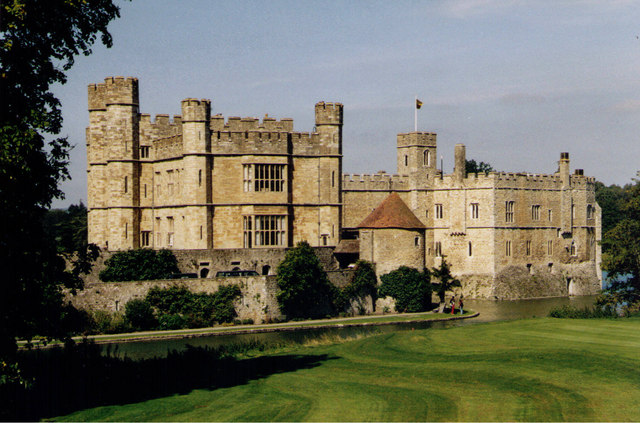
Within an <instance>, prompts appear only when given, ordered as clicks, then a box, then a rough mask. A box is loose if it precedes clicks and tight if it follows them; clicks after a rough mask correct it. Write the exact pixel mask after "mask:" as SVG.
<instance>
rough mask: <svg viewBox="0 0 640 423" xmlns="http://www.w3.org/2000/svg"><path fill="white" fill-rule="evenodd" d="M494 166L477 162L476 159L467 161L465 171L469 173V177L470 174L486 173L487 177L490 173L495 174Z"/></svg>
mask: <svg viewBox="0 0 640 423" xmlns="http://www.w3.org/2000/svg"><path fill="white" fill-rule="evenodd" d="M493 170H494V169H493V166H491V165H490V164H489V163H485V162H479V163H478V162H476V161H475V160H474V159H471V160H466V163H465V171H466V173H467V175H468V174H469V173H475V174H478V173H484V174H485V175H487V174H488V173H489V172H493Z"/></svg>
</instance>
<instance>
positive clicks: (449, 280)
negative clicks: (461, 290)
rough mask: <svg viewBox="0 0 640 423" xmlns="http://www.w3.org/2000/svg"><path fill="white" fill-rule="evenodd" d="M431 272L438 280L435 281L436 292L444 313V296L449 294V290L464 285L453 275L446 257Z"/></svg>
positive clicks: (440, 310) (440, 309)
mask: <svg viewBox="0 0 640 423" xmlns="http://www.w3.org/2000/svg"><path fill="white" fill-rule="evenodd" d="M431 273H432V274H433V277H434V278H435V279H437V280H438V282H434V285H435V286H436V293H437V294H438V298H439V299H440V307H439V310H438V311H439V312H440V313H442V311H443V310H444V296H445V295H446V294H447V291H451V288H455V287H459V286H462V285H461V284H460V281H459V280H458V279H456V278H454V277H453V276H452V275H451V268H450V267H449V263H447V261H446V260H445V258H444V257H443V258H442V263H440V266H439V267H436V268H434V269H433V270H432V271H431Z"/></svg>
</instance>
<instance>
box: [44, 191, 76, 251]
mask: <svg viewBox="0 0 640 423" xmlns="http://www.w3.org/2000/svg"><path fill="white" fill-rule="evenodd" d="M42 226H43V228H44V232H45V234H46V236H47V238H48V239H50V240H52V241H53V242H54V243H55V245H56V249H57V251H58V252H59V253H73V252H74V251H79V250H81V249H83V248H85V246H86V245H87V208H86V207H85V205H84V204H82V202H80V203H78V204H77V205H75V204H72V205H70V206H69V208H68V209H66V210H64V209H51V210H49V211H47V213H46V214H45V215H44V218H43V222H42Z"/></svg>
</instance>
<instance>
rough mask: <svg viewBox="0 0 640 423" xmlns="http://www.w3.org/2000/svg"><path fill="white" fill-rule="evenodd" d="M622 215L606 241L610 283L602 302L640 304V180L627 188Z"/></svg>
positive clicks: (605, 266) (605, 260) (604, 256)
mask: <svg viewBox="0 0 640 423" xmlns="http://www.w3.org/2000/svg"><path fill="white" fill-rule="evenodd" d="M625 191H626V195H625V196H624V197H623V200H622V201H621V205H620V212H621V216H622V217H621V218H620V219H619V220H618V222H617V223H616V224H615V226H613V227H612V228H611V229H609V230H608V231H607V232H606V233H605V234H604V236H603V240H602V249H603V254H602V269H603V270H605V271H607V272H608V278H609V279H610V282H611V284H610V286H609V288H607V289H606V290H605V291H604V296H603V298H601V299H600V300H599V303H600V304H603V305H604V304H609V305H624V306H626V307H633V306H634V305H635V306H636V308H637V306H638V305H640V182H636V183H635V184H634V185H630V186H626V187H625Z"/></svg>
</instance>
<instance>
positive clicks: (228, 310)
mask: <svg viewBox="0 0 640 423" xmlns="http://www.w3.org/2000/svg"><path fill="white" fill-rule="evenodd" d="M240 295H242V292H241V291H240V287H238V286H237V285H229V286H222V287H220V289H219V290H218V291H217V292H216V293H215V294H214V300H213V310H214V311H213V318H214V320H215V321H216V322H220V323H228V322H232V321H233V319H234V317H236V309H235V307H234V302H235V300H236V298H238V297H240Z"/></svg>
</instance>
